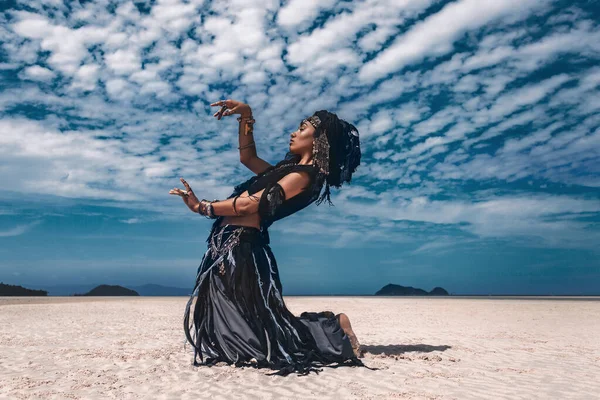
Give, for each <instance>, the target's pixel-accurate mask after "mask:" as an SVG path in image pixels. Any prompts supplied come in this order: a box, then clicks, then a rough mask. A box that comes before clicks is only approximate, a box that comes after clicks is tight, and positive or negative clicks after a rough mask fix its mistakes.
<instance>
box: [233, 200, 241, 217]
mask: <svg viewBox="0 0 600 400" xmlns="http://www.w3.org/2000/svg"><path fill="white" fill-rule="evenodd" d="M239 197H240V196H235V197H234V198H233V212H234V213H235V215H237V216H238V217H239V215H240V214H238V211H237V209H236V208H235V202H236V201H237V199H238V198H239Z"/></svg>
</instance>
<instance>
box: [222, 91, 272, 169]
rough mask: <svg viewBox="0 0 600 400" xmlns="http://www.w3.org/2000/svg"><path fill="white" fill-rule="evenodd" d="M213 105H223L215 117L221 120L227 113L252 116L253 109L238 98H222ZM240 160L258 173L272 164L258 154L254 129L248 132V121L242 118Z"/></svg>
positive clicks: (239, 132)
mask: <svg viewBox="0 0 600 400" xmlns="http://www.w3.org/2000/svg"><path fill="white" fill-rule="evenodd" d="M212 106H221V107H222V108H221V110H220V111H217V112H216V113H215V114H214V115H213V117H217V118H218V119H219V120H220V119H221V117H223V116H226V115H233V114H240V117H241V118H248V117H249V118H252V110H251V109H250V106H249V105H248V104H246V103H243V102H241V101H237V100H231V99H228V100H220V101H217V102H215V103H212V104H211V107H212ZM238 136H239V142H240V146H239V150H240V162H241V163H242V164H244V165H245V166H246V167H248V168H249V169H250V170H251V171H252V172H254V173H255V174H256V175H258V174H260V173H261V172H263V171H265V170H266V169H267V168H269V167H271V164H269V163H268V162H266V161H265V160H263V159H262V158H260V157H258V156H257V155H256V145H255V143H254V135H253V133H252V129H248V132H246V121H245V120H244V119H242V120H241V121H240V126H239V130H238Z"/></svg>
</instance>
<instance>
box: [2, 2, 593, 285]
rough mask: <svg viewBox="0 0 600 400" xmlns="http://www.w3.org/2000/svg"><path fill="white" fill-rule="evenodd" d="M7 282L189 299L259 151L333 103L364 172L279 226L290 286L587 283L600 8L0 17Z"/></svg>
mask: <svg viewBox="0 0 600 400" xmlns="http://www.w3.org/2000/svg"><path fill="white" fill-rule="evenodd" d="M0 7H2V9H1V10H2V14H1V16H0V18H1V24H0V45H1V47H0V77H1V78H0V85H1V89H2V90H1V91H0V113H1V119H0V160H1V161H0V178H1V180H2V185H1V187H0V281H3V282H5V283H11V284H27V283H29V284H48V285H54V284H60V283H110V284H122V285H139V284H145V283H159V284H164V285H172V286H179V287H192V286H193V282H194V278H195V272H196V269H197V267H198V264H199V262H200V260H201V257H202V255H203V253H204V251H205V250H206V242H205V240H206V237H207V235H208V231H209V228H210V223H211V221H210V220H207V219H205V218H204V217H201V216H199V215H197V214H193V213H191V212H190V211H189V209H188V208H187V207H186V206H185V205H184V204H183V202H182V201H181V199H180V198H178V197H175V196H172V195H169V194H168V192H169V190H170V189H171V188H172V187H174V186H177V187H181V184H180V182H179V177H181V176H183V177H184V178H185V179H186V180H187V181H188V182H189V183H190V185H191V186H192V188H194V190H195V191H196V192H197V193H198V194H199V197H204V198H209V199H213V198H226V197H227V196H228V195H229V194H230V193H231V191H232V188H233V186H234V185H236V184H238V183H240V182H241V181H243V180H246V179H248V178H249V177H250V176H251V175H252V172H251V171H250V170H248V169H247V168H246V167H244V166H243V165H241V164H240V163H239V153H238V150H237V146H238V144H237V124H238V123H237V121H236V120H235V119H234V118H232V117H229V118H224V119H223V120H221V121H217V120H216V119H214V118H213V117H212V113H213V112H214V111H215V110H214V108H212V109H211V107H210V106H209V104H210V103H211V102H214V101H217V100H220V99H223V98H233V99H237V100H241V101H244V102H246V103H248V104H250V106H251V107H252V109H253V113H254V116H255V118H256V121H257V122H256V125H255V133H254V136H255V139H256V143H257V151H258V155H259V156H260V157H262V158H264V159H265V160H267V161H269V162H270V163H272V164H274V163H276V162H277V161H279V160H280V159H281V158H282V157H283V156H284V155H285V153H286V151H287V149H288V147H287V146H288V139H289V134H290V133H291V132H292V131H293V130H294V129H295V127H296V126H297V124H298V122H299V121H300V120H301V119H302V118H304V117H306V116H309V115H311V114H312V113H313V112H314V111H316V110H319V109H328V110H330V111H332V112H335V113H336V114H338V116H339V117H340V118H343V119H346V120H348V121H350V122H352V123H353V124H354V125H356V127H357V128H358V130H359V132H360V137H361V147H362V151H363V156H362V162H361V165H360V166H359V168H358V170H357V172H356V173H355V175H354V176H353V180H352V183H351V184H349V185H347V186H345V187H343V188H342V189H339V190H338V189H335V188H332V201H333V203H334V204H335V207H330V206H328V205H327V204H326V203H324V204H322V205H320V206H316V205H314V204H313V205H311V206H310V207H308V208H306V209H304V210H302V211H300V212H298V213H297V214H295V215H293V216H290V217H288V218H286V219H284V220H281V221H278V222H276V223H275V224H274V225H272V226H271V229H270V233H271V246H272V248H273V251H274V252H275V256H276V257H277V261H278V265H279V269H280V272H281V278H282V283H283V287H284V294H300V293H304V294H325V293H347V294H368V293H374V292H375V291H376V290H378V289H379V288H380V287H382V286H383V285H385V284H387V283H390V282H391V283H398V284H402V285H410V286H416V287H421V288H424V289H426V290H430V289H432V288H433V287H434V286H443V287H444V288H446V289H447V290H448V291H450V292H452V293H464V294H469V293H471V294H472V293H490V294H498V293H513V294H526V293H529V294H535V293H555V294H561V293H580V294H586V293H587V294H589V293H599V292H600V261H599V259H600V258H599V255H600V251H599V250H598V249H599V247H600V246H599V244H600V224H599V222H600V218H599V217H600V190H599V188H600V162H599V161H600V67H598V65H600V64H599V63H598V61H599V59H600V29H599V27H598V24H599V22H598V21H600V6H599V5H598V3H597V2H594V1H578V2H577V1H576V2H572V1H549V0H529V1H527V0H503V1H497V0H456V1H433V0H369V1H355V2H347V1H346V2H336V1H331V0H319V1H309V0H292V1H289V2H285V3H284V4H280V2H278V1H269V0H265V1H260V0H256V1H231V2H226V3H225V4H223V3H216V2H208V1H202V0H190V1H181V0H165V1H136V2H131V1H93V2H91V1H89V2H88V1H86V2H83V1H81V2H80V3H76V2H64V3H63V2H61V1H59V0H27V1H16V2H15V1H9V2H3V3H2V5H0Z"/></svg>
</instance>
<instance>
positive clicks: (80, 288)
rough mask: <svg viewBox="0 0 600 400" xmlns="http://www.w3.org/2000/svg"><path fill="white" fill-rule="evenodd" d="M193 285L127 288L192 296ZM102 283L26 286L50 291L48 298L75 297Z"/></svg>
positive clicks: (151, 285) (155, 293)
mask: <svg viewBox="0 0 600 400" xmlns="http://www.w3.org/2000/svg"><path fill="white" fill-rule="evenodd" d="M193 283H194V282H191V283H190V287H189V288H180V287H173V286H163V285H155V284H145V285H140V286H129V285H128V286H127V287H128V288H129V289H132V290H135V291H136V292H138V293H139V295H140V296H190V295H191V294H192V290H193ZM99 285H100V283H92V284H61V285H53V286H49V285H25V286H27V287H31V288H34V289H44V290H47V291H48V296H73V295H74V294H75V293H87V292H89V291H90V290H92V289H93V288H95V287H96V286H99Z"/></svg>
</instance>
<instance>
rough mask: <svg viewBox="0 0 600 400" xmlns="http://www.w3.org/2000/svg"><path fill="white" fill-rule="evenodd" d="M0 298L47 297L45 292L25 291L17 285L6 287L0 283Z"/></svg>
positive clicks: (25, 289)
mask: <svg viewBox="0 0 600 400" xmlns="http://www.w3.org/2000/svg"><path fill="white" fill-rule="evenodd" d="M0 296H48V292H47V291H46V290H33V289H27V288H24V287H23V286H19V285H7V284H5V283H3V282H0Z"/></svg>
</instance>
